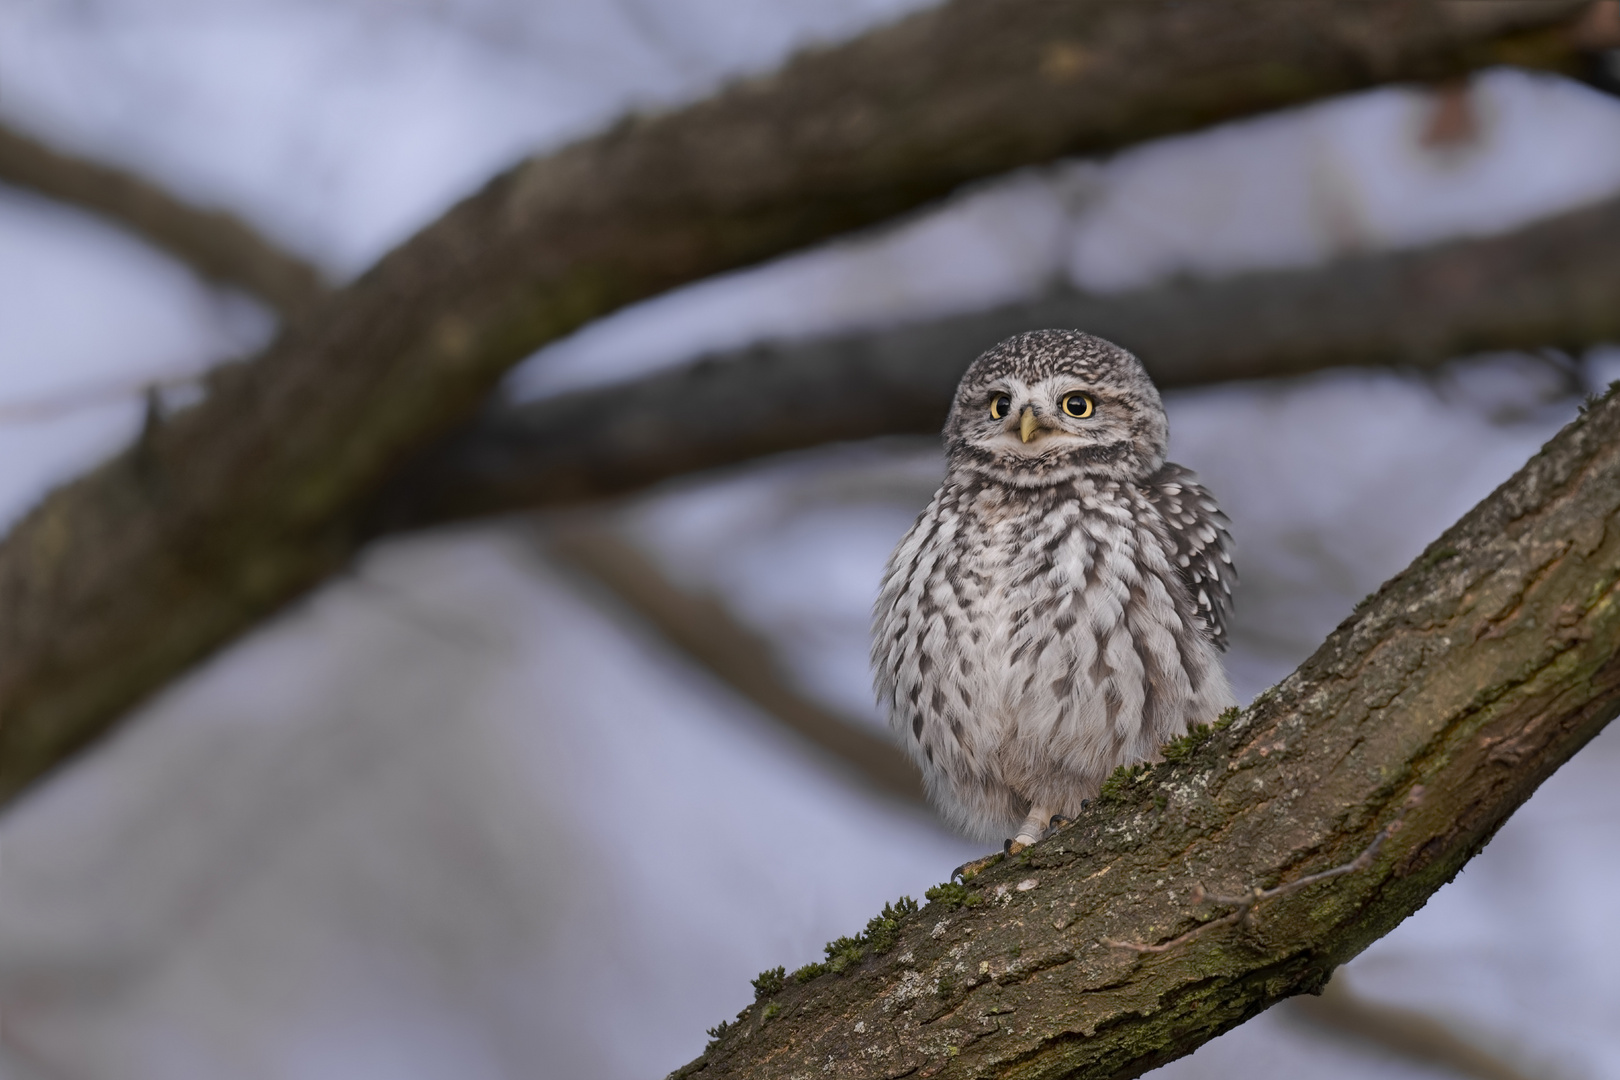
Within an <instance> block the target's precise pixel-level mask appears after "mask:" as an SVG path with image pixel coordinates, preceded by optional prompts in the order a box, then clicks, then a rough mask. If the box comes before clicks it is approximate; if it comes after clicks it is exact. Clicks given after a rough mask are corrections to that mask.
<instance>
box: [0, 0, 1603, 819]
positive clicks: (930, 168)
mask: <svg viewBox="0 0 1620 1080" xmlns="http://www.w3.org/2000/svg"><path fill="white" fill-rule="evenodd" d="M1581 7H1582V5H1581V4H1579V3H1577V2H1573V0H1569V2H1566V0H1548V2H1544V3H1535V4H1522V3H1501V4H1455V3H1447V2H1442V0H1425V2H1412V0H1366V2H1363V3H1358V4H1354V5H1345V4H1338V3H1331V2H1325V0H1324V2H1310V3H1306V2H1287V3H1282V2H1276V0H1208V2H1206V3H1200V4H1169V3H1157V2H1154V3H1141V2H1137V0H1070V2H1067V3H1054V2H1051V0H954V2H952V3H949V4H947V5H945V6H943V7H941V8H938V9H935V10H930V11H924V12H921V13H918V14H916V15H913V16H911V17H909V18H907V19H905V20H902V21H900V22H898V23H895V24H894V25H892V26H888V27H885V28H883V29H880V30H876V31H874V32H872V33H869V34H867V35H865V36H864V37H861V38H859V39H857V40H855V41H853V42H851V43H849V44H846V45H842V46H838V47H835V48H828V49H822V50H819V51H814V52H809V53H806V54H804V55H802V56H800V57H799V58H797V59H795V60H794V61H792V62H791V63H790V64H788V65H787V66H786V67H784V68H783V69H782V70H781V71H779V72H778V73H776V74H774V75H771V76H767V77H761V78H756V79H751V80H748V81H746V82H743V83H740V84H738V85H736V86H734V87H732V88H730V89H729V90H727V91H725V92H723V93H721V94H718V95H716V96H715V97H713V98H710V99H708V100H706V101H702V102H699V103H697V104H695V105H692V106H689V107H687V108H684V109H681V110H678V111H675V112H670V113H667V114H663V115H659V116H651V117H638V118H633V119H630V120H627V121H625V122H624V123H622V124H620V125H619V126H617V127H616V128H614V129H613V130H611V131H609V132H607V133H605V134H603V135H601V136H598V137H596V138H592V139H587V140H585V141H582V142H580V143H576V144H574V145H572V146H570V147H567V148H565V149H563V150H560V151H558V152H556V153H553V154H551V155H549V156H547V157H545V158H542V159H539V160H535V161H530V162H526V163H524V164H521V165H519V166H517V167H515V168H513V169H512V170H510V171H508V172H506V173H504V174H503V175H501V176H499V177H497V178H496V179H494V180H493V181H491V182H490V183H489V184H488V185H487V186H486V187H485V189H484V190H483V191H481V192H480V193H478V194H477V195H475V196H473V197H471V198H469V199H467V200H466V201H464V202H463V203H461V204H460V205H458V206H456V207H455V208H453V209H452V210H450V211H449V212H448V213H446V214H445V215H444V216H443V217H442V218H440V219H439V220H438V221H437V222H435V223H433V224H432V225H430V226H429V227H427V228H426V229H424V230H423V231H422V232H420V233H418V234H417V235H416V236H415V237H413V238H411V239H410V240H408V241H407V242H406V243H404V244H403V245H402V246H400V247H399V248H398V249H396V250H395V251H393V252H392V253H390V254H389V255H387V256H386V257H385V258H384V259H382V261H381V262H379V263H378V264H377V266H375V267H374V268H373V269H371V270H370V271H368V272H367V273H366V274H365V275H364V276H362V277H361V278H360V279H359V280H357V281H355V282H353V283H352V284H350V285H348V286H347V287H345V288H344V289H342V290H341V291H339V292H336V293H333V294H331V295H330V296H328V297H327V298H325V299H323V300H319V301H317V302H316V303H315V305H314V306H313V307H312V308H311V309H310V310H309V311H308V312H307V313H306V314H305V315H304V316H303V317H302V318H300V319H297V320H293V321H291V322H290V323H289V324H287V327H286V329H285V330H284V331H283V333H282V335H281V336H280V338H279V339H278V340H277V341H276V342H275V343H274V344H273V345H272V346H271V347H270V348H269V349H268V350H267V351H266V352H265V354H264V355H262V356H261V357H259V358H258V359H257V360H255V361H253V362H251V363H246V364H240V365H230V366H228V367H226V368H223V369H220V370H219V371H217V372H216V373H215V375H214V376H213V377H212V378H211V379H210V381H209V384H208V396H207V399H206V400H205V401H204V402H202V403H201V404H200V405H197V406H195V407H192V408H189V409H186V410H183V411H182V412H180V413H178V414H177V415H175V416H174V417H172V418H170V419H169V420H168V421H167V422H165V423H161V424H153V425H149V426H148V429H147V430H146V432H145V433H144V434H143V436H142V438H141V439H140V440H139V442H138V444H137V445H136V446H134V447H132V448H131V449H130V450H129V451H127V452H126V453H124V454H122V455H121V456H119V457H118V458H116V459H115V460H113V461H111V462H108V463H107V464H106V465H104V466H102V467H101V468H99V469H97V470H96V471H94V472H93V473H91V474H90V475H88V476H86V477H84V478H83V479H81V480H79V481H77V482H75V483H73V484H71V485H69V486H67V487H65V488H63V489H61V490H59V491H57V492H55V493H54V494H52V495H51V496H50V497H48V498H47V499H46V500H45V501H44V502H43V503H42V504H41V505H40V506H39V507H38V508H36V509H35V510H34V511H33V512H32V513H31V514H30V515H29V516H28V517H27V518H26V519H25V520H24V521H22V522H21V523H20V524H19V525H18V526H17V527H16V528H14V529H13V530H12V532H11V534H10V535H9V536H8V537H7V538H6V540H5V541H4V543H3V545H0V656H4V657H5V664H4V666H3V667H0V800H5V799H9V798H10V797H12V796H14V795H15V794H16V793H17V792H19V791H21V790H22V789H23V788H24V787H25V786H26V785H27V784H29V783H31V782H33V781H34V780H36V779H38V778H39V777H40V776H42V775H43V774H44V773H45V772H46V771H48V770H49V769H51V768H53V767H54V766H56V765H57V764H59V763H60V762H61V761H63V760H64V759H65V758H66V757H67V756H68V755H69V754H71V753H72V752H73V751H74V750H76V749H78V748H79V747H82V746H84V745H86V744H87V743H88V742H90V741H91V740H92V739H93V738H95V737H96V736H97V735H99V734H100V733H101V732H103V731H105V730H106V729H107V728H108V727H110V726H111V725H112V724H113V723H114V722H115V720H116V719H117V718H118V717H119V716H120V715H121V714H123V713H124V712H125V711H126V710H128V709H129V708H131V707H132V706H134V705H135V704H136V703H138V702H140V701H141V700H143V699H144V698H146V697H147V696H149V695H150V694H152V693H153V692H154V691H156V690H157V689H159V688H160V687H162V686H163V685H164V684H165V683H167V682H168V681H169V680H171V679H173V678H174V677H175V676H176V675H178V674H179V673H180V672H182V671H183V670H185V669H186V668H187V667H188V666H189V665H191V664H193V663H195V662H196V661H198V660H199V659H201V658H202V657H204V656H207V655H208V654H209V653H211V652H212V651H213V650H215V649H217V648H219V647H220V646H222V645H223V644H225V643H226V642H228V641H230V640H231V639H232V638H234V637H235V636H237V635H238V634H240V633H242V632H243V631H244V630H246V629H247V628H249V627H250V626H252V625H253V624H254V623H256V622H257V621H259V620H261V619H263V618H265V617H267V616H268V615H270V614H272V613H274V612H275V611H277V610H279V609H281V608H282V607H283V606H284V605H286V604H287V603H288V602H289V601H291V600H292V599H294V598H295V597H297V596H299V595H300V594H302V593H303V592H304V591H306V590H308V589H309V588H311V587H312V586H314V585H315V584H317V583H318V582H319V581H321V580H322V579H323V578H324V577H325V576H326V575H328V574H329V573H331V572H332V571H333V570H334V569H335V568H337V567H338V566H340V565H342V564H343V562H344V561H345V560H346V559H347V558H348V557H349V556H350V555H351V554H352V553H353V551H354V550H355V548H356V546H357V544H358V543H359V542H360V540H361V537H362V535H363V534H362V529H361V526H360V521H361V519H362V515H363V514H364V513H365V508H366V505H367V503H368V502H369V500H371V499H372V498H373V497H374V496H375V494H376V493H377V492H378V491H379V489H380V488H381V487H382V485H383V484H384V483H385V482H386V481H387V479H388V478H389V477H390V476H391V475H393V474H394V473H395V472H396V471H397V470H398V469H399V468H401V467H402V466H403V465H404V464H406V463H407V462H408V461H409V460H410V459H411V458H412V457H413V456H415V455H417V454H419V453H421V452H422V451H424V450H425V449H426V448H427V447H428V446H430V445H431V444H432V443H433V442H434V440H436V439H438V438H440V437H442V436H444V435H445V434H447V433H448V432H450V431H451V430H452V429H454V428H455V427H457V426H459V425H461V424H464V423H466V422H467V421H469V420H470V419H471V418H472V417H473V415H474V414H475V413H476V412H477V411H478V410H479V408H480V407H481V406H482V404H483V402H484V401H485V399H486V397H487V396H488V394H489V391H490V389H491V388H492V387H493V386H494V384H495V382H496V380H498V379H499V378H500V376H501V375H502V374H503V373H504V372H505V370H506V369H507V368H508V367H510V366H511V365H512V364H514V363H516V362H517V361H518V360H520V359H522V358H523V357H524V356H526V355H528V354H529V353H530V352H532V351H533V350H534V349H536V348H537V347H539V346H541V345H543V344H545V343H546V342H548V341H551V340H554V339H556V338H557V337H559V336H561V335H563V334H566V333H568V332H569V331H571V330H573V329H575V328H576V327H578V326H580V325H581V324H582V323H584V322H586V321H587V320H590V319H592V318H596V317H598V316H600V315H602V314H605V313H606V312H608V311H611V310H613V309H614V308H617V307H620V306H622V305H624V304H628V303H631V302H634V301H636V300H639V299H642V298H644V297H647V296H650V295H653V294H654V293H657V292H660V291H663V290H665V289H669V288H672V287H674V286H676V285H680V284H683V283H686V282H690V281H694V280H697V279H699V278H702V277H706V276H709V275H712V274H715V273H718V272H720V271H723V270H727V269H731V268H734V267H738V266H742V265H745V264H748V263H753V262H757V261H759V260H761V259H766V258H769V257H771V256H774V255H777V254H780V253H782V252H786V251H789V250H792V249H794V248H798V247H802V246H804V245H806V244H810V243H814V242H816V241H819V240H822V239H825V238H827V237H831V236H834V235H837V234H839V233H841V232H846V231H848V230H851V229H857V228H861V227H863V226H866V225H871V224H874V223H876V222H879V221H882V220H884V219H885V218H889V217H892V216H893V215H895V214H898V213H901V212H904V211H906V210H909V209H912V208H914V207H917V206H920V205H922V204H923V203H925V202H927V201H929V200H932V199H936V198H939V197H940V196H942V195H944V194H946V193H948V192H949V191H951V190H952V189H954V188H956V187H958V186H959V185H961V184H963V183H965V182H967V181H969V180H973V179H977V178H980V177H985V176H991V175H994V174H997V173H1001V172H1004V171H1006V170H1009V169H1013V168H1017V167H1020V166H1023V165H1028V164H1032V163H1036V162H1041V161H1047V160H1051V159H1053V158H1055V157H1057V156H1060V155H1063V154H1073V153H1086V152H1096V151H1100V150H1105V149H1108V148H1111V147H1115V146H1119V145H1122V144H1124V143H1127V142H1130V141H1133V140H1137V139H1142V138H1147V137H1150V136H1153V135H1160V134H1164V133H1166V132H1171V131H1181V130H1186V129H1188V128H1191V127H1195V126H1198V125H1200V124H1206V123H1210V122H1213V121H1216V120H1220V119H1223V118H1226V117H1232V116H1240V115H1244V114H1247V113H1252V112H1255V111H1258V110H1261V109H1267V108H1275V107H1278V106H1282V105H1286V104H1291V103H1295V102H1299V101H1304V100H1307V99H1310V98H1314V97H1319V96H1321V95H1325V94H1330V93H1336V92H1341V91H1345V90H1350V89H1354V88H1356V87H1361V86H1367V85H1370V84H1372V83H1375V82H1380V81H1387V80H1391V79H1407V78H1430V77H1443V76H1448V75H1452V74H1455V73H1457V72H1459V71H1462V70H1466V69H1469V68H1472V67H1477V66H1480V65H1485V64H1491V63H1498V62H1521V63H1526V64H1531V65H1536V66H1542V67H1552V68H1558V69H1568V68H1571V67H1572V66H1574V65H1577V64H1578V63H1579V59H1580V56H1579V54H1578V52H1577V50H1576V48H1575V46H1574V44H1573V41H1572V38H1571V34H1570V31H1569V29H1568V23H1567V19H1568V17H1570V16H1571V15H1574V14H1576V13H1578V11H1579V10H1580V9H1581Z"/></svg>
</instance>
